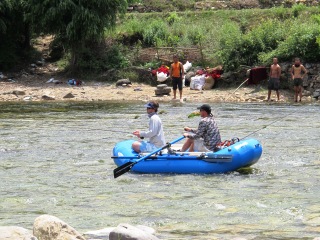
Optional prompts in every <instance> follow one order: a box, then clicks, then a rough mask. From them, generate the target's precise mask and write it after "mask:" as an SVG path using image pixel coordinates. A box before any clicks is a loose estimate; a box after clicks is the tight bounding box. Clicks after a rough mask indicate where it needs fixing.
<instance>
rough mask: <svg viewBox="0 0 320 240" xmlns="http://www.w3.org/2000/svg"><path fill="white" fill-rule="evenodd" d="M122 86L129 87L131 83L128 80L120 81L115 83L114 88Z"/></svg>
mask: <svg viewBox="0 0 320 240" xmlns="http://www.w3.org/2000/svg"><path fill="white" fill-rule="evenodd" d="M123 84H126V85H129V84H131V81H130V80H129V79H120V80H118V81H117V82H116V86H123Z"/></svg>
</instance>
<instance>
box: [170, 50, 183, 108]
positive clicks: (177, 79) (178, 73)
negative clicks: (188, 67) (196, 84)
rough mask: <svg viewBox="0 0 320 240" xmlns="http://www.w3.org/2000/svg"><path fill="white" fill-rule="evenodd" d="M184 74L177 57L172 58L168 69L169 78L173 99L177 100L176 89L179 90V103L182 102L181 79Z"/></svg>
mask: <svg viewBox="0 0 320 240" xmlns="http://www.w3.org/2000/svg"><path fill="white" fill-rule="evenodd" d="M183 74H184V68H183V64H182V63H181V62H179V59H178V56H177V55H174V56H173V63H172V64H171V67H170V77H171V79H172V88H173V99H176V98H177V88H178V89H179V94H180V102H182V101H183V100H182V79H183Z"/></svg>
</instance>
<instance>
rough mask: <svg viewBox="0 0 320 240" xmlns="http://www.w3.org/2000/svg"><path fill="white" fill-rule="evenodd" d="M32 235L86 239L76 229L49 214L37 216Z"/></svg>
mask: <svg viewBox="0 0 320 240" xmlns="http://www.w3.org/2000/svg"><path fill="white" fill-rule="evenodd" d="M33 235H34V236H36V237H37V238H38V239H41V240H86V239H85V238H84V237H83V236H82V235H81V234H80V233H79V232H78V231H77V230H75V229H74V228H73V227H71V226H69V225H68V224H67V223H65V222H63V221H62V220H60V219H59V218H57V217H55V216H51V215H41V216H39V217H37V218H36V219H35V221H34V224H33Z"/></svg>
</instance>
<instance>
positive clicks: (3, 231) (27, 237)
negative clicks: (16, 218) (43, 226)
mask: <svg viewBox="0 0 320 240" xmlns="http://www.w3.org/2000/svg"><path fill="white" fill-rule="evenodd" d="M0 239H1V240H11V239H14V240H37V238H36V237H35V236H33V235H32V233H31V231H29V230H27V229H25V228H22V227H16V226H8V227H0Z"/></svg>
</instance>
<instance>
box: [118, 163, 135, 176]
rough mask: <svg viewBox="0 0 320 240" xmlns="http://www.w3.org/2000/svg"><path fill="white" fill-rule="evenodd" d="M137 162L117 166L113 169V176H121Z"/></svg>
mask: <svg viewBox="0 0 320 240" xmlns="http://www.w3.org/2000/svg"><path fill="white" fill-rule="evenodd" d="M136 163H137V162H127V163H125V164H123V165H121V166H120V167H117V168H116V169H114V170H113V176H114V178H117V177H119V176H121V175H122V174H125V173H126V172H129V171H130V170H131V168H132V167H133V166H134V165H135V164H136Z"/></svg>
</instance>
